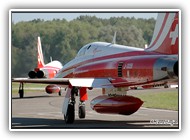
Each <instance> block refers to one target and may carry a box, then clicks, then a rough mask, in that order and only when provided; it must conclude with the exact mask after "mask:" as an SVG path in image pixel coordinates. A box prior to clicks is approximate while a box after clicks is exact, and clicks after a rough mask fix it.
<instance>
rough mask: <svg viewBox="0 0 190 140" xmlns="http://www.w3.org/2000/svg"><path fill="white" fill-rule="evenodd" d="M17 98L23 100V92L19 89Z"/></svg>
mask: <svg viewBox="0 0 190 140" xmlns="http://www.w3.org/2000/svg"><path fill="white" fill-rule="evenodd" d="M19 97H20V98H23V97H24V91H23V90H20V89H19Z"/></svg>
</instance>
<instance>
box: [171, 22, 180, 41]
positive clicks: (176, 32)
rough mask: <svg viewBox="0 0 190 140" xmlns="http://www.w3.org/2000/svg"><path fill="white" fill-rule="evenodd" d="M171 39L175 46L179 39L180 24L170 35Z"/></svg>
mask: <svg viewBox="0 0 190 140" xmlns="http://www.w3.org/2000/svg"><path fill="white" fill-rule="evenodd" d="M170 38H172V42H171V45H174V44H175V41H176V39H177V38H178V24H177V25H176V26H175V30H174V31H173V32H171V33H170Z"/></svg>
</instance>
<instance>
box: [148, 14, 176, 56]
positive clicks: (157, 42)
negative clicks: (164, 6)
mask: <svg viewBox="0 0 190 140" xmlns="http://www.w3.org/2000/svg"><path fill="white" fill-rule="evenodd" d="M178 21H179V20H178V12H172V13H159V14H158V17H157V21H156V25H155V29H154V34H153V37H152V41H151V43H150V45H149V47H148V48H147V49H146V50H145V51H154V52H158V53H162V54H178V48H179V42H178V37H179V32H178V31H179V22H178Z"/></svg>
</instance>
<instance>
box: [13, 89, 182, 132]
mask: <svg viewBox="0 0 190 140" xmlns="http://www.w3.org/2000/svg"><path fill="white" fill-rule="evenodd" d="M154 90H155V89H154ZM154 90H153V89H149V90H131V91H129V94H138V93H142V94H143V93H146V92H154ZM156 90H177V89H156ZM100 94H101V90H99V89H94V90H92V91H89V100H88V101H87V102H86V118H85V119H79V117H78V102H77V103H76V111H75V114H76V115H75V119H76V120H75V122H74V124H65V122H64V120H63V115H62V113H61V108H62V103H63V99H64V93H63V94H62V96H58V95H57V94H54V95H47V94H46V93H44V92H42V91H39V92H27V93H26V94H25V97H24V98H23V99H20V98H19V97H18V95H13V97H12V103H11V105H12V114H11V115H12V119H11V126H12V129H20V128H22V129H27V128H31V129H34V128H36V129H41V128H43V129H46V128H51V129H53V128H56V129H99V128H101V129H104V128H106V129H118V128H119V129H144V128H174V129H175V128H178V115H179V114H178V111H170V110H161V109H148V108H143V107H141V108H140V109H139V110H138V111H137V112H136V113H134V114H132V115H130V116H122V115H109V114H99V113H96V112H95V111H93V110H92V109H91V108H90V100H91V99H93V98H94V97H96V96H97V95H100ZM76 100H77V101H78V97H77V98H76Z"/></svg>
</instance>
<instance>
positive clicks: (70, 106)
mask: <svg viewBox="0 0 190 140" xmlns="http://www.w3.org/2000/svg"><path fill="white" fill-rule="evenodd" d="M78 91H79V95H80V97H79V98H80V101H79V106H78V116H79V118H80V119H82V118H85V116H86V111H85V100H87V93H86V88H83V87H82V88H80V89H78V88H77V87H70V88H68V91H67V94H66V96H65V101H64V104H63V114H64V119H65V123H67V124H71V123H73V122H74V120H75V103H76V101H75V98H76V96H78ZM69 94H70V95H69ZM65 106H67V107H65Z"/></svg>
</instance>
